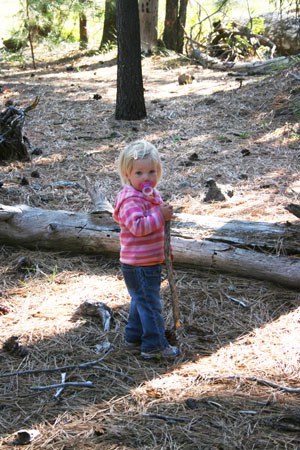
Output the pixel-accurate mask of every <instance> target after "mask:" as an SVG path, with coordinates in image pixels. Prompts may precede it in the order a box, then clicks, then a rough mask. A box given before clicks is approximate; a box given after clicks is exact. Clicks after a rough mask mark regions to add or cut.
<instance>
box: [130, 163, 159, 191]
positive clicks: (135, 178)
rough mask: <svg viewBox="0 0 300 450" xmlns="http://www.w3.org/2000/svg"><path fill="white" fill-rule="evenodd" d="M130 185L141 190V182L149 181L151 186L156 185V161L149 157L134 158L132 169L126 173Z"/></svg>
mask: <svg viewBox="0 0 300 450" xmlns="http://www.w3.org/2000/svg"><path fill="white" fill-rule="evenodd" d="M126 176H127V178H128V180H129V182H130V184H131V186H133V187H134V188H135V189H137V190H138V191H142V187H141V184H142V183H150V184H151V186H152V187H155V186H156V185H157V180H158V175H157V163H156V162H155V161H153V160H152V159H151V158H144V159H136V160H134V161H133V166H132V170H131V172H130V173H127V174H126Z"/></svg>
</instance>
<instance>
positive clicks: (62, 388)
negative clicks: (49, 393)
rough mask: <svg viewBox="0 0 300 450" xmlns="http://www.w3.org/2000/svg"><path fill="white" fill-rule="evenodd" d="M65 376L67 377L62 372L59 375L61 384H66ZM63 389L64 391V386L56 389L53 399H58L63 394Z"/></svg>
mask: <svg viewBox="0 0 300 450" xmlns="http://www.w3.org/2000/svg"><path fill="white" fill-rule="evenodd" d="M66 376H67V373H66V372H63V373H62V374H61V382H62V383H63V384H65V382H66ZM64 389H65V387H64V386H62V387H60V388H59V389H57V391H56V393H55V394H54V395H53V397H54V398H58V397H59V396H60V395H61V394H62V393H63V391H64Z"/></svg>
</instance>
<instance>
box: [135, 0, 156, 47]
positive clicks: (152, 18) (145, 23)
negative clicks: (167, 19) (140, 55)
mask: <svg viewBox="0 0 300 450" xmlns="http://www.w3.org/2000/svg"><path fill="white" fill-rule="evenodd" d="M139 17H140V33H141V49H142V51H143V52H144V53H145V54H146V55H147V54H151V51H152V50H153V48H155V47H156V46H157V21H158V0H140V2H139Z"/></svg>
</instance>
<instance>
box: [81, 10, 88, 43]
mask: <svg viewBox="0 0 300 450" xmlns="http://www.w3.org/2000/svg"><path fill="white" fill-rule="evenodd" d="M87 44H88V35H87V18H86V15H85V14H84V13H83V12H82V13H80V15H79V46H80V48H81V49H84V48H87Z"/></svg>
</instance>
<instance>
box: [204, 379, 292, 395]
mask: <svg viewBox="0 0 300 450" xmlns="http://www.w3.org/2000/svg"><path fill="white" fill-rule="evenodd" d="M201 378H202V375H198V377H197V378H196V380H197V379H198V380H200V379H201ZM206 379H208V380H236V381H254V382H256V383H258V384H263V385H265V386H270V387H272V388H274V389H280V390H281V391H284V392H289V393H295V394H297V393H300V388H292V387H288V386H281V385H280V384H277V383H273V382H272V381H268V380H264V379H263V378H256V377H243V376H239V375H229V376H227V377H226V376H224V377H222V376H221V377H208V378H206Z"/></svg>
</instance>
